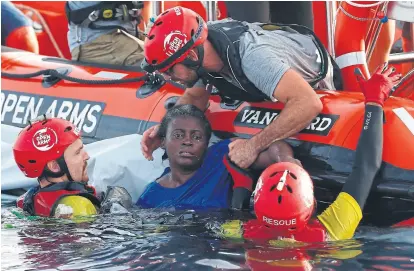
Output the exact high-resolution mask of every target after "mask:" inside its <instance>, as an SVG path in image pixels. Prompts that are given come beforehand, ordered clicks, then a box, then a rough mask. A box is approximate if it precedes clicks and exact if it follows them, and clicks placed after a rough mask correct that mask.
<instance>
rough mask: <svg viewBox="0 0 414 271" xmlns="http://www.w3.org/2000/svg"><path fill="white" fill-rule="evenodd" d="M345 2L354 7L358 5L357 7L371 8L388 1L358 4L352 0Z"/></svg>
mask: <svg viewBox="0 0 414 271" xmlns="http://www.w3.org/2000/svg"><path fill="white" fill-rule="evenodd" d="M345 2H346V3H348V4H349V5H351V6H353V7H357V8H371V7H376V6H379V5H381V4H382V3H383V2H386V1H382V2H381V1H378V2H376V3H373V4H358V3H354V2H352V1H346V0H345Z"/></svg>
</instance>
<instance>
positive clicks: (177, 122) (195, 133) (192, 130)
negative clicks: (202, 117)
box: [164, 116, 208, 170]
mask: <svg viewBox="0 0 414 271" xmlns="http://www.w3.org/2000/svg"><path fill="white" fill-rule="evenodd" d="M207 145H208V141H207V138H206V132H205V130H204V126H203V125H202V124H201V123H200V121H199V120H198V119H196V118H193V117H188V116H186V117H177V118H175V119H173V120H172V121H171V122H170V123H169V124H168V127H167V134H166V137H165V140H164V146H165V149H166V151H167V155H168V158H169V160H170V165H171V167H179V168H182V169H185V170H197V169H198V168H199V167H200V166H201V164H202V162H203V157H204V153H205V151H206V149H207Z"/></svg>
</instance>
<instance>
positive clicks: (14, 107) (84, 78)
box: [1, 47, 414, 224]
mask: <svg viewBox="0 0 414 271" xmlns="http://www.w3.org/2000/svg"><path fill="white" fill-rule="evenodd" d="M45 69H47V71H46V72H44V70H45ZM1 71H2V92H1V108H2V110H1V121H2V123H3V124H8V125H14V126H18V127H24V126H25V125H26V124H27V123H28V120H30V119H33V118H35V117H36V116H38V115H41V114H44V113H48V114H51V115H53V116H54V117H62V118H65V119H68V120H70V121H72V122H74V123H75V124H76V125H77V126H78V127H79V128H80V129H81V130H82V132H83V135H84V139H85V142H86V143H88V142H93V141H97V140H102V139H106V138H112V137H117V136H121V135H127V134H132V133H139V134H142V133H143V132H144V131H145V130H146V129H148V128H149V127H151V126H152V125H155V124H157V123H159V122H160V121H161V118H162V117H163V115H164V114H165V112H166V109H167V108H169V107H171V106H172V105H173V104H174V103H175V101H176V99H177V98H178V97H179V96H181V95H182V94H183V92H184V90H183V89H182V88H181V87H180V85H178V84H176V83H174V82H170V81H167V82H165V81H164V80H163V79H162V78H161V77H156V76H155V77H149V76H148V75H146V74H145V73H144V72H142V71H140V70H139V68H137V67H120V66H110V65H100V64H88V63H80V62H73V61H69V60H65V59H61V58H50V57H45V56H41V55H35V54H33V53H29V52H23V51H19V50H16V49H11V48H8V47H2V54H1ZM39 71H40V72H39ZM42 71H43V72H42ZM45 74H46V75H45ZM62 78H64V79H62ZM411 91H413V90H411ZM317 93H318V95H319V97H320V99H321V101H322V103H323V105H324V107H323V110H322V112H321V114H319V116H318V117H317V118H315V119H314V121H313V122H312V123H311V124H310V125H309V126H308V127H307V128H306V129H304V130H303V131H301V132H300V133H298V134H297V135H296V136H294V137H292V138H290V139H289V142H290V144H291V145H292V146H293V148H294V151H295V155H296V156H297V158H298V159H300V160H301V161H302V163H303V165H304V167H305V168H306V169H307V170H308V171H309V172H310V174H311V175H312V176H313V180H314V182H315V186H316V197H317V199H318V201H319V202H320V204H319V205H320V207H325V206H326V203H329V202H332V201H333V200H334V199H335V197H336V194H337V193H338V192H339V191H340V189H341V187H342V185H343V183H344V181H345V179H346V177H347V175H348V174H349V173H350V172H351V168H352V164H353V160H354V155H355V154H354V150H355V149H356V144H357V141H358V137H359V134H360V131H361V129H362V126H363V123H362V121H363V111H364V102H363V96H362V94H361V93H357V92H348V91H317ZM282 108H283V104H282V103H270V102H266V103H247V102H240V101H230V100H227V101H222V100H221V99H220V97H219V96H212V97H211V100H210V106H209V108H208V110H207V115H208V118H209V119H210V121H211V123H212V127H213V129H214V133H215V135H216V136H217V137H219V138H228V137H232V136H241V137H251V136H252V135H254V134H256V133H257V132H259V131H260V129H262V128H263V127H265V126H266V125H268V124H269V123H270V122H271V121H272V120H274V119H275V118H276V117H277V115H278V114H279V112H280V111H281V109H282ZM384 111H385V120H386V123H385V124H384V152H383V165H382V168H381V171H380V172H379V174H378V176H377V178H376V185H375V188H374V191H373V193H372V195H371V197H370V199H369V202H368V205H367V206H366V208H365V218H366V219H368V220H370V221H371V220H374V221H375V223H377V224H378V223H385V224H392V222H394V221H401V220H403V219H406V218H408V217H412V216H413V215H414V163H413V161H414V144H413V142H414V101H413V100H412V99H407V98H399V97H390V98H389V99H388V100H387V101H386V103H385V106H384ZM139 151H140V150H137V152H139ZM386 216H389V217H386Z"/></svg>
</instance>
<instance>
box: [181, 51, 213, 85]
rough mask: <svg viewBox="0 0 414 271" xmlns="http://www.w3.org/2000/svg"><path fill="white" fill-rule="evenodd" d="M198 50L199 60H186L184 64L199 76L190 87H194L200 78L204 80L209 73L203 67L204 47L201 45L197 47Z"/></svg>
mask: <svg viewBox="0 0 414 271" xmlns="http://www.w3.org/2000/svg"><path fill="white" fill-rule="evenodd" d="M196 49H197V58H198V60H191V59H189V58H186V59H184V61H183V62H181V63H182V64H184V65H185V66H186V67H187V68H189V69H192V70H193V71H195V72H196V74H197V79H196V80H194V81H193V82H191V83H189V84H188V87H190V88H191V87H193V86H194V85H195V84H196V83H197V81H198V80H199V79H200V78H203V77H204V76H205V75H206V74H207V73H208V72H207V71H206V69H204V67H203V60H204V47H203V45H199V46H197V47H196Z"/></svg>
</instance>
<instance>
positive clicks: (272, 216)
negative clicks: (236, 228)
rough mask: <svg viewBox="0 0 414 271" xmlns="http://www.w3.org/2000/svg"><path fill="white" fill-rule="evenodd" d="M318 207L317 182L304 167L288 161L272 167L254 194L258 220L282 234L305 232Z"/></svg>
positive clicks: (261, 177)
mask: <svg viewBox="0 0 414 271" xmlns="http://www.w3.org/2000/svg"><path fill="white" fill-rule="evenodd" d="M314 206H315V198H314V196H313V183H312V180H311V178H310V176H309V174H308V173H307V172H306V170H304V169H303V168H302V167H300V166H298V165H296V164H293V163H288V162H283V163H277V164H273V165H271V166H269V167H268V168H267V169H266V170H265V171H263V173H262V175H261V176H260V178H259V180H258V182H257V186H256V190H255V191H254V210H255V212H256V216H257V219H258V220H259V221H261V222H262V223H264V224H266V225H269V226H270V227H272V228H275V229H277V231H279V232H281V233H287V232H289V231H297V230H301V229H302V228H303V227H304V226H306V224H307V222H308V221H309V219H310V218H311V216H312V213H313V209H314Z"/></svg>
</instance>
